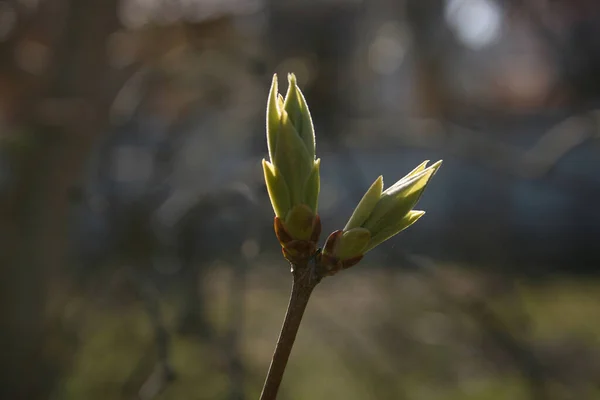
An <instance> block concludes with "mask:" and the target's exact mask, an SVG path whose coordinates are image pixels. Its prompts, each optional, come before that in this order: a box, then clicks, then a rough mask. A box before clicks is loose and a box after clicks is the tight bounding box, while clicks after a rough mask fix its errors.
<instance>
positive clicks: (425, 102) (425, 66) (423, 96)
mask: <svg viewBox="0 0 600 400" xmlns="http://www.w3.org/2000/svg"><path fill="white" fill-rule="evenodd" d="M406 20H407V22H408V24H409V26H410V29H411V31H412V37H413V41H414V42H413V49H414V53H415V67H414V71H415V86H416V89H415V90H416V93H415V98H416V102H417V104H416V110H415V111H416V114H417V115H419V116H422V117H429V118H438V117H443V116H445V115H446V114H447V113H448V111H449V110H448V107H449V106H450V101H449V97H448V96H449V93H448V87H447V84H446V81H445V79H446V77H445V62H446V60H445V51H446V47H447V46H448V44H449V40H448V38H449V37H451V36H450V35H447V34H445V32H444V30H445V29H446V28H445V27H446V23H445V21H444V2H443V1H442V0H430V1H420V0H407V2H406Z"/></svg>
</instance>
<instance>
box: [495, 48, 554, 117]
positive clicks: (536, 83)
mask: <svg viewBox="0 0 600 400" xmlns="http://www.w3.org/2000/svg"><path fill="white" fill-rule="evenodd" d="M501 78H502V80H501V82H502V83H503V85H504V86H505V89H506V90H507V91H508V92H509V93H510V94H511V97H512V100H513V101H517V102H519V103H520V106H521V107H527V105H528V104H530V105H531V106H534V105H535V104H539V101H542V99H543V97H544V96H545V94H546V92H547V90H548V88H549V86H550V85H551V83H552V81H553V80H554V71H553V70H552V67H551V66H549V65H548V64H545V63H544V62H543V60H542V59H540V58H538V57H536V56H535V55H533V54H530V55H520V56H516V57H512V58H511V59H510V61H507V62H506V63H505V64H504V65H503V69H502V73H501Z"/></svg>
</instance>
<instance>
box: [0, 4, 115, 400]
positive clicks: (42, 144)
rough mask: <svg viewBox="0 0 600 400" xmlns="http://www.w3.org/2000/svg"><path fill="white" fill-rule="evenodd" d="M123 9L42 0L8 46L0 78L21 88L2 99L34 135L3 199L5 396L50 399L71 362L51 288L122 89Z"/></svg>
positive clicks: (0, 281) (0, 343)
mask: <svg viewBox="0 0 600 400" xmlns="http://www.w3.org/2000/svg"><path fill="white" fill-rule="evenodd" d="M117 5H118V0H89V1H85V2H84V1H80V0H47V1H45V2H41V3H40V6H39V8H38V10H37V11H36V13H35V15H34V16H33V17H32V18H31V19H30V21H29V23H28V24H27V26H25V28H24V29H22V30H19V31H18V32H17V33H16V34H15V37H13V39H12V40H11V41H9V42H7V43H5V47H4V48H3V49H1V51H2V54H3V55H8V56H10V59H9V57H3V59H2V64H3V65H2V71H1V72H0V73H2V74H4V76H3V78H5V80H6V81H8V82H16V83H14V87H15V91H14V93H18V94H19V96H18V97H12V98H8V99H7V98H4V99H3V100H4V103H5V104H8V105H9V106H10V112H8V113H7V111H6V110H3V111H4V112H5V114H8V117H9V123H11V125H12V126H19V127H23V128H25V129H26V130H27V131H28V132H29V135H28V137H27V138H23V137H16V138H15V140H26V143H25V144H24V145H22V146H20V147H19V148H18V150H16V151H12V152H11V156H12V160H11V161H12V174H13V185H12V186H11V187H10V188H9V190H8V192H7V193H3V197H2V199H0V234H1V235H2V236H1V239H2V240H0V247H1V248H0V257H1V260H2V269H1V272H0V293H1V294H2V302H1V303H0V311H1V313H2V315H1V316H0V321H1V324H2V327H1V329H0V335H1V336H0V353H1V354H2V357H0V398H3V399H42V398H43V399H47V398H48V397H49V396H50V394H51V392H52V390H53V388H54V386H55V385H56V383H57V381H58V379H60V374H61V371H62V370H64V368H65V367H66V366H67V365H68V361H69V356H70V352H69V351H68V348H69V346H73V344H72V343H73V342H72V339H71V340H69V339H67V338H66V337H65V336H64V331H65V328H64V326H63V325H64V323H63V321H62V318H63V317H64V310H63V309H62V306H63V305H64V302H63V300H64V299H65V298H66V296H67V293H64V292H63V293H61V295H62V296H63V298H59V297H57V296H56V294H57V291H56V290H52V287H53V286H54V287H55V288H56V284H57V282H58V281H59V279H58V278H60V275H61V269H62V267H63V266H64V265H65V264H66V263H67V254H68V253H67V245H68V243H67V240H66V234H67V213H68V203H67V192H68V190H69V188H70V187H71V185H72V184H73V183H74V182H75V181H76V180H77V179H78V178H79V173H80V171H81V169H82V165H83V162H84V161H85V159H86V156H87V154H88V152H89V149H90V148H91V145H92V142H93V140H94V139H95V138H96V137H97V135H98V134H99V133H100V132H101V130H102V128H103V125H104V124H105V123H106V120H107V119H106V115H107V111H108V107H109V104H110V99H111V97H112V95H113V93H111V91H112V92H114V88H113V87H111V85H110V82H109V81H108V78H109V74H110V70H109V68H108V63H107V46H106V43H107V39H108V35H110V34H111V33H112V32H113V31H114V30H116V29H117V28H118V20H117V13H116V11H117ZM36 52H37V53H36ZM19 54H21V56H20V57H19ZM23 54H25V56H23ZM36 54H37V58H36V57H35V56H36ZM40 55H41V56H40ZM27 56H31V57H29V58H30V59H28V58H27ZM40 57H41V58H40ZM28 62H30V63H34V64H35V63H37V64H39V65H29V66H28V65H27V63H28ZM23 63H25V65H23ZM40 63H41V64H40ZM28 67H29V68H30V70H29V71H28V69H27V68H28ZM23 70H25V71H23ZM31 71H34V73H31ZM27 72H29V74H27ZM35 72H37V73H35ZM7 95H9V94H8V92H5V93H4V94H3V96H7ZM50 292H52V296H48V294H49V293H50ZM51 301H52V302H55V303H51ZM55 310H60V313H57V312H56V311H55Z"/></svg>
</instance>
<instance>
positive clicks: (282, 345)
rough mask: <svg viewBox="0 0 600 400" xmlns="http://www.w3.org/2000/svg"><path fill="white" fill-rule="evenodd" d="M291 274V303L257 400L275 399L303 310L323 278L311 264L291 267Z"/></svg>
mask: <svg viewBox="0 0 600 400" xmlns="http://www.w3.org/2000/svg"><path fill="white" fill-rule="evenodd" d="M292 274H293V276H294V283H293V285H292V293H291V295H290V301H289V304H288V308H287V311H286V313H285V320H284V321H283V326H282V327H281V333H280V334H279V339H278V340H277V345H276V347H275V352H274V354H273V359H272V360H271V366H270V367H269V372H268V373H267V378H266V380H265V385H264V387H263V390H262V394H261V395H260V400H274V399H275V398H276V397H277V391H278V390H279V385H280V384H281V380H282V378H283V373H284V371H285V367H286V366H287V362H288V359H289V357H290V353H291V351H292V347H293V346H294V341H295V340H296V334H297V333H298V328H300V323H301V322H302V317H303V315H304V310H306V305H307V304H308V300H309V299H310V295H311V294H312V291H313V289H314V288H315V287H316V286H317V284H318V283H319V282H320V281H321V279H322V275H320V274H318V273H317V268H316V265H315V264H314V263H312V262H309V263H307V264H305V265H293V266H292Z"/></svg>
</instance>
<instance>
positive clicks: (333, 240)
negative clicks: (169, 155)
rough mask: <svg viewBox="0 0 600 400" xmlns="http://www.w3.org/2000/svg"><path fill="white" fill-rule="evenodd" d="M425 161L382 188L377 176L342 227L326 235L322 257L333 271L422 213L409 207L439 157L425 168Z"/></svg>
mask: <svg viewBox="0 0 600 400" xmlns="http://www.w3.org/2000/svg"><path fill="white" fill-rule="evenodd" d="M427 162H428V161H425V162H424V163H422V164H421V165H419V166H418V167H417V168H415V169H414V170H412V171H411V172H410V173H408V174H407V175H406V176H405V177H403V178H402V179H400V180H399V181H398V182H396V183H395V184H394V185H392V186H391V187H389V188H388V189H386V190H385V191H383V178H382V177H381V176H380V177H379V178H377V180H375V182H374V183H373V184H372V185H371V187H370V188H369V190H367V192H366V193H365V195H364V196H363V198H362V200H361V201H360V202H359V203H358V205H357V206H356V208H355V210H354V212H353V213H352V216H351V217H350V219H349V220H348V223H347V224H346V227H345V228H344V230H343V231H337V232H335V233H334V234H332V235H330V236H329V238H328V239H327V242H326V243H325V246H324V248H323V257H322V260H323V262H324V263H326V264H328V265H326V267H328V268H330V269H331V270H332V271H335V270H336V269H339V268H347V266H348V265H354V264H355V263H356V262H358V261H360V258H361V257H362V256H363V255H364V254H365V253H366V252H368V251H369V250H371V249H373V248H375V247H376V246H377V245H379V244H381V243H383V242H384V241H386V240H388V239H389V238H391V237H392V236H394V235H396V234H398V233H399V232H401V231H403V230H404V229H406V228H408V227H409V226H411V225H412V224H414V223H415V222H416V221H417V220H418V219H419V218H421V217H422V216H423V214H425V212H424V211H417V210H413V207H414V206H415V205H416V204H417V202H418V201H419V199H420V198H421V195H422V194H423V192H424V190H425V188H426V187H427V184H428V183H429V181H430V179H431V177H432V176H433V175H435V173H436V172H437V170H438V169H439V167H440V165H441V163H442V162H441V161H438V162H437V163H435V164H433V165H432V166H430V167H429V168H426V167H427Z"/></svg>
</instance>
